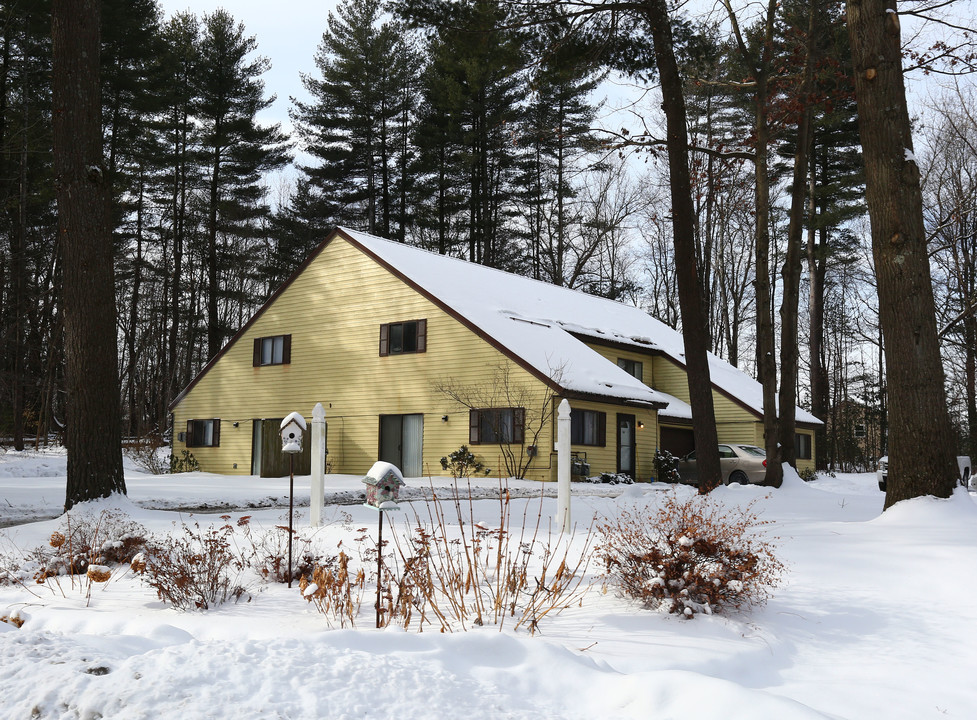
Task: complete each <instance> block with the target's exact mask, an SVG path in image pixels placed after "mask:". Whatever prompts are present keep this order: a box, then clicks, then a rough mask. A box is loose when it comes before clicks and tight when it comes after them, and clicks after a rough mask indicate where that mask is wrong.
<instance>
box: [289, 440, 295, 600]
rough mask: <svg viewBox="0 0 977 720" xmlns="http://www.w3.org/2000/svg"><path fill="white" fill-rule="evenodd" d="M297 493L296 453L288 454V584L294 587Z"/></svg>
mask: <svg viewBox="0 0 977 720" xmlns="http://www.w3.org/2000/svg"><path fill="white" fill-rule="evenodd" d="M294 495H295V453H289V455H288V586H289V587H292V515H293V513H292V497H293V496H294Z"/></svg>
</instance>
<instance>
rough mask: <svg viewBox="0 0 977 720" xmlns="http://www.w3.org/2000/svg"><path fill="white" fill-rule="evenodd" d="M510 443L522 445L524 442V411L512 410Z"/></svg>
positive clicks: (520, 409) (523, 409) (519, 409)
mask: <svg viewBox="0 0 977 720" xmlns="http://www.w3.org/2000/svg"><path fill="white" fill-rule="evenodd" d="M512 425H513V428H512V435H513V438H512V442H514V443H515V444H516V445H522V444H523V442H525V440H526V409H525V408H514V409H513V410H512Z"/></svg>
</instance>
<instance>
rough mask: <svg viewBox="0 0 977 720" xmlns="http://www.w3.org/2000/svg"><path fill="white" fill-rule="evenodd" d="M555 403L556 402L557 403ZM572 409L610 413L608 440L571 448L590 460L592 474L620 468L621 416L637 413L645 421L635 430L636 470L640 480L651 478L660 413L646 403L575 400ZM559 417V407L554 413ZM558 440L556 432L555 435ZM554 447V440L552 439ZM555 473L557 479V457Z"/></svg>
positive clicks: (607, 430) (638, 420)
mask: <svg viewBox="0 0 977 720" xmlns="http://www.w3.org/2000/svg"><path fill="white" fill-rule="evenodd" d="M554 407H555V406H554ZM570 410H571V411H572V410H596V411H597V412H603V413H605V415H606V423H607V424H606V433H605V444H604V446H603V447H600V446H595V445H571V446H570V451H571V452H572V453H575V454H577V455H578V456H579V457H582V458H584V457H585V458H586V459H587V462H589V463H590V475H591V476H592V477H593V476H596V475H600V474H601V473H615V472H617V416H618V414H623V415H634V418H635V422H636V423H641V424H642V425H644V427H642V428H638V429H636V430H635V474H636V475H637V477H636V478H635V479H636V480H644V481H647V480H648V479H649V478H651V477H652V476H653V475H654V474H655V468H654V464H653V459H654V457H655V450H657V449H658V413H657V412H656V411H655V410H649V409H647V408H643V407H633V406H630V405H611V404H608V403H599V402H588V401H583V400H571V401H570ZM553 417H554V418H555V417H556V410H555V409H554V415H553ZM554 441H555V436H554ZM551 447H552V442H551ZM552 466H553V476H552V479H554V480H555V479H556V461H555V459H554V460H553V462H552Z"/></svg>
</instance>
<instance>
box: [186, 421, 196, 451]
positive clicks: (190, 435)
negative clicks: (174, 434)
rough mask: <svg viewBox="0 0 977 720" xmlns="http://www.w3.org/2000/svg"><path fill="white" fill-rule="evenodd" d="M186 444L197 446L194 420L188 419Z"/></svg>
mask: <svg viewBox="0 0 977 720" xmlns="http://www.w3.org/2000/svg"><path fill="white" fill-rule="evenodd" d="M184 444H185V445H186V446H187V447H196V445H194V444H193V420H187V441H186V443H184Z"/></svg>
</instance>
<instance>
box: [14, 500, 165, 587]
mask: <svg viewBox="0 0 977 720" xmlns="http://www.w3.org/2000/svg"><path fill="white" fill-rule="evenodd" d="M146 534H147V532H146V528H145V527H143V526H142V525H141V524H140V523H138V522H136V521H135V520H133V519H132V518H130V517H129V516H128V515H126V514H125V513H124V512H122V511H121V510H103V511H101V512H100V513H99V514H98V515H94V514H92V513H90V512H81V513H68V514H66V515H65V517H64V520H62V521H61V524H60V525H59V528H58V530H56V531H54V532H53V533H51V538H50V540H49V541H48V547H39V548H36V549H35V550H34V551H33V552H32V553H31V557H30V559H31V560H33V561H34V562H35V563H36V564H37V565H36V567H37V569H36V571H35V575H34V577H35V580H36V581H37V582H38V583H43V582H44V581H45V580H46V579H47V578H49V577H56V576H59V575H80V574H85V573H86V572H87V571H88V567H89V566H90V565H118V564H120V563H128V562H129V561H130V560H132V558H133V556H134V555H136V554H137V553H139V552H140V551H141V550H142V549H143V547H144V546H145V544H146Z"/></svg>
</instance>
